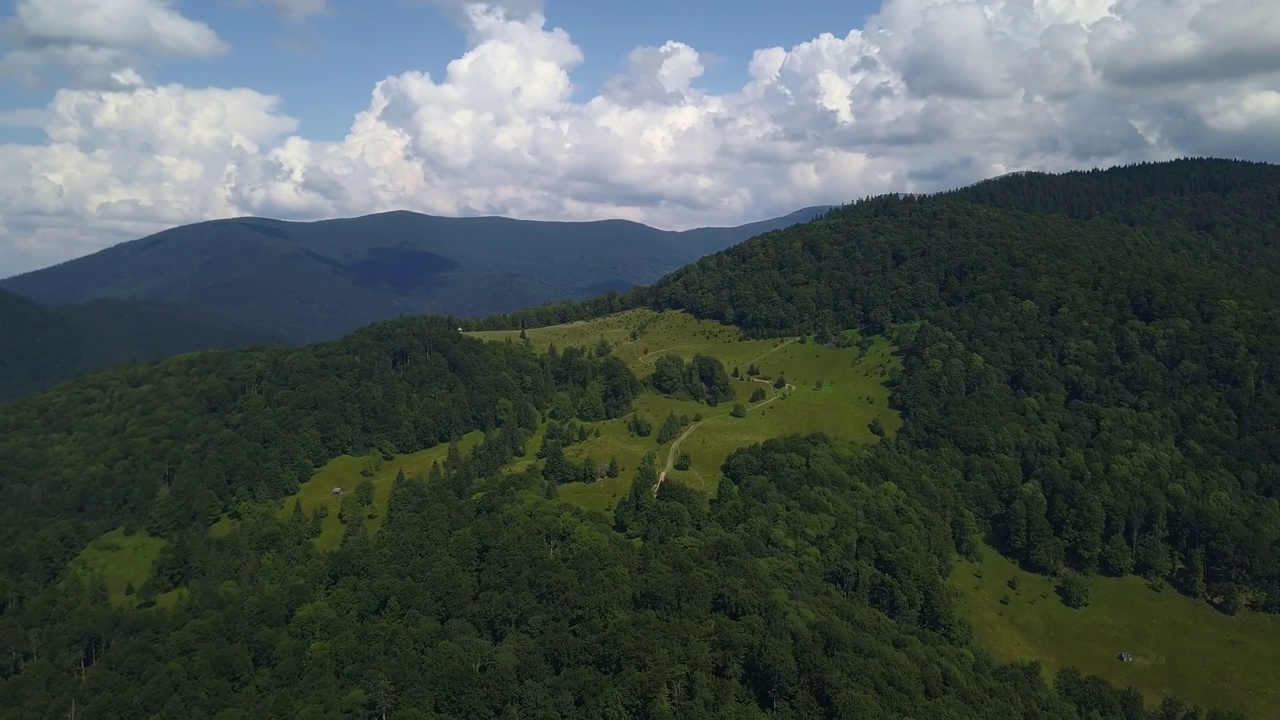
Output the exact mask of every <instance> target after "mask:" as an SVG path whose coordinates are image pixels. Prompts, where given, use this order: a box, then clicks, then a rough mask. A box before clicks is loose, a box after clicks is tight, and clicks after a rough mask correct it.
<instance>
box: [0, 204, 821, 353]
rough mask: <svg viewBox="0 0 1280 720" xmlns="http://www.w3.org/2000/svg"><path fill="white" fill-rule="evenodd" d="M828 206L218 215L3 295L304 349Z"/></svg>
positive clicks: (690, 250) (721, 242) (670, 262)
mask: <svg viewBox="0 0 1280 720" xmlns="http://www.w3.org/2000/svg"><path fill="white" fill-rule="evenodd" d="M826 210H828V208H827V207H811V208H805V209H803V210H799V211H796V212H794V213H791V214H789V215H785V216H782V217H778V218H773V219H770V220H765V221H762V222H757V223H751V224H747V225H741V226H738V227H726V228H699V229H694V230H687V231H682V232H675V231H665V230H659V229H656V228H652V227H649V226H647V225H642V224H640V223H635V222H629V221H625V220H603V221H596V222H535V221H526V220H513V219H509V218H501V217H475V218H446V217H436V216H431V215H422V214H419V213H413V212H405V211H396V212H388V213H381V214H377V215H368V216H365V217H359V218H350V219H337V220H323V221H318V222H284V221H280V220H271V219H267V218H239V219H231V220H215V221H209V222H202V223H197V224H194V225H187V226H183V227H178V228H173V229H171V230H166V231H164V232H160V233H157V234H155V235H152V236H149V237H146V238H142V239H140V240H134V241H131V242H125V243H122V244H120V245H116V246H113V247H110V248H107V249H105V250H102V251H100V252H97V253H94V254H92V255H88V256H86V257H82V258H77V259H75V260H70V261H68V262H64V263H61V264H59V265H56V266H53V267H49V268H45V269H42V270H36V271H34V272H29V273H25V274H22V275H18V276H16V277H11V278H8V279H5V280H3V281H0V288H2V289H5V290H8V291H10V292H13V293H16V294H18V295H22V296H24V297H26V298H29V299H31V300H33V301H35V302H37V303H40V304H42V305H51V306H61V305H71V304H76V303H83V302H87V301H90V300H99V299H113V300H145V301H150V302H160V303H166V304H168V305H174V306H181V307H184V308H188V309H190V310H192V311H195V312H198V313H202V314H204V315H206V316H208V317H212V318H218V319H220V320H222V321H224V322H228V323H231V324H233V325H238V326H244V327H247V328H252V329H254V330H256V331H260V332H262V333H265V334H267V335H269V336H271V337H272V338H273V339H275V340H277V341H279V342H283V343H285V344H305V343H310V342H317V341H323V340H332V339H335V338H337V337H340V336H342V335H344V334H346V333H348V332H351V331H353V330H355V329H356V328H359V327H361V326H364V325H367V324H369V323H371V322H375V321H378V320H387V319H390V318H394V317H398V316H401V315H420V314H432V315H446V316H458V317H476V316H483V315H490V314H494V313H499V312H507V311H511V310H517V309H521V308H526V307H531V306H536V305H540V304H544V303H548V302H554V301H561V300H570V299H578V298H584V297H588V296H591V295H595V294H598V293H601V292H605V291H608V290H625V289H627V288H631V287H635V286H637V285H644V284H647V283H651V282H653V281H655V280H657V279H658V278H660V277H661V276H663V275H664V274H666V273H668V272H671V271H672V270H675V269H676V268H679V267H682V266H684V265H687V264H688V263H690V262H693V261H694V260H697V259H698V258H700V257H702V256H704V255H708V254H710V253H713V252H717V251H719V250H723V249H725V248H727V247H730V246H732V245H734V244H736V243H739V242H741V241H743V240H746V239H748V238H750V237H753V236H755V235H759V234H761V233H764V232H768V231H770V230H776V229H781V228H785V227H787V226H789V225H794V224H796V223H800V222H805V221H807V220H811V219H813V218H814V217H816V216H818V215H820V214H821V213H823V212H825V211H826Z"/></svg>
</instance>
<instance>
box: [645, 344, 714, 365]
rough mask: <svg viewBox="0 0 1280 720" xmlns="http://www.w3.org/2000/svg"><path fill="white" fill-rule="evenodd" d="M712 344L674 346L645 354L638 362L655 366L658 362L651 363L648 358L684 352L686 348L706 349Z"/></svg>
mask: <svg viewBox="0 0 1280 720" xmlns="http://www.w3.org/2000/svg"><path fill="white" fill-rule="evenodd" d="M711 344H712V343H693V344H692V345H673V346H671V347H669V348H662V349H661V350H654V351H653V352H651V353H645V354H644V355H641V356H640V357H638V358H636V359H637V360H639V361H640V362H642V363H644V364H646V365H653V364H654V363H656V362H657V361H656V360H654V361H653V362H650V361H649V360H647V359H646V358H651V357H653V356H654V355H657V354H659V353H664V352H667V351H668V350H683V349H685V348H693V347H706V346H708V345H711Z"/></svg>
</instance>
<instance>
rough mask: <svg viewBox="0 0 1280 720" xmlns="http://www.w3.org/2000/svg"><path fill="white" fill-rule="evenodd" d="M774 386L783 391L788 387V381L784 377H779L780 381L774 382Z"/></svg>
mask: <svg viewBox="0 0 1280 720" xmlns="http://www.w3.org/2000/svg"><path fill="white" fill-rule="evenodd" d="M773 386H774V387H775V388H777V389H779V390H781V389H783V388H785V387H786V386H787V379H786V378H785V377H783V376H782V375H779V376H778V379H777V380H774V381H773Z"/></svg>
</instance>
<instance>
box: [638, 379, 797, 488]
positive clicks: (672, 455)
mask: <svg viewBox="0 0 1280 720" xmlns="http://www.w3.org/2000/svg"><path fill="white" fill-rule="evenodd" d="M752 380H755V381H756V382H762V383H769V385H770V387H772V386H773V383H771V382H769V381H768V380H756V379H755V378H752ZM787 387H788V388H789V389H791V390H795V389H796V386H795V385H792V384H791V383H787ZM782 398H783V394H782V393H781V392H779V391H778V389H777V388H773V397H771V398H769V399H768V400H764V401H762V402H758V403H756V404H755V405H752V406H751V407H748V408H747V412H751V411H752V410H759V409H760V408H762V407H764V406H765V405H768V404H769V403H771V402H773V401H774V400H780V399H782ZM722 417H725V415H716V416H715V417H709V418H704V419H702V420H699V421H698V422H696V423H694V424H692V425H690V426H689V427H688V429H686V430H685V431H684V432H683V433H681V434H680V437H678V438H676V441H675V442H673V443H671V449H670V450H668V451H667V464H666V465H665V466H663V468H662V472H660V473H658V482H656V483H654V485H653V496H654V497H657V496H658V488H660V487H662V482H663V481H664V480H666V479H667V474H668V473H670V472H671V471H672V470H675V468H676V454H677V453H679V452H680V443H682V442H684V441H685V440H686V439H687V438H688V437H689V436H690V435H692V434H693V431H694V430H697V429H698V426H699V425H702V424H703V423H706V422H709V421H711V420H715V419H716V418H722Z"/></svg>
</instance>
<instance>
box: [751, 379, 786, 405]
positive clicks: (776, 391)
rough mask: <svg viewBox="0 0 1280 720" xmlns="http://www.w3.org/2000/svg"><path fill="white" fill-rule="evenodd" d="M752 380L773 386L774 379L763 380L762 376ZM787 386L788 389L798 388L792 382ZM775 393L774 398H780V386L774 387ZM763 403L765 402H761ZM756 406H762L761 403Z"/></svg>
mask: <svg viewBox="0 0 1280 720" xmlns="http://www.w3.org/2000/svg"><path fill="white" fill-rule="evenodd" d="M751 382H761V383H765V384H766V385H768V386H769V387H773V381H772V380H761V379H760V378H751ZM786 387H787V389H788V390H795V389H796V386H795V385H792V384H791V383H787V385H786ZM773 393H774V395H773V398H774V399H775V400H776V399H778V388H776V387H774V388H773ZM763 404H764V403H761V405H763ZM756 407H760V405H757V406H756Z"/></svg>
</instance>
